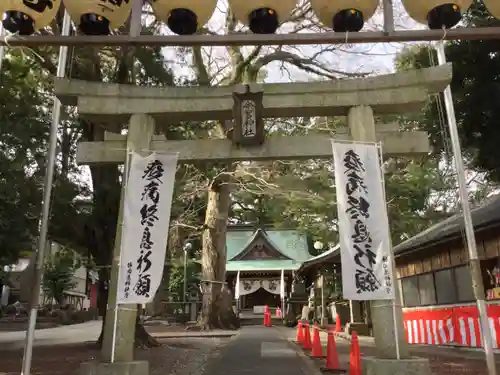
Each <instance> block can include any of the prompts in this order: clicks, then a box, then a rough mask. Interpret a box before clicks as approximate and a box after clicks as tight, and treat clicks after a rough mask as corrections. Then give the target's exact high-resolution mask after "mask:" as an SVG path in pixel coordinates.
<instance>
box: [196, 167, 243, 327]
mask: <svg viewBox="0 0 500 375" xmlns="http://www.w3.org/2000/svg"><path fill="white" fill-rule="evenodd" d="M229 194H230V186H229V176H228V175H223V176H222V177H219V178H216V179H215V180H214V181H213V182H212V183H211V185H210V189H209V191H208V200H207V209H206V216H205V228H204V232H203V236H202V256H201V263H202V279H203V281H202V283H201V285H202V290H203V306H202V309H201V313H200V317H199V322H198V323H199V326H201V328H202V329H203V330H209V329H213V328H221V329H236V328H238V327H239V321H238V318H237V317H236V315H235V313H234V311H233V309H232V295H231V291H230V290H229V288H228V287H227V286H226V285H225V281H226V230H227V220H228V212H229V204H230V195H229Z"/></svg>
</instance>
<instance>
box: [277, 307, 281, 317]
mask: <svg viewBox="0 0 500 375" xmlns="http://www.w3.org/2000/svg"><path fill="white" fill-rule="evenodd" d="M276 318H281V309H280V308H279V307H278V308H277V309H276Z"/></svg>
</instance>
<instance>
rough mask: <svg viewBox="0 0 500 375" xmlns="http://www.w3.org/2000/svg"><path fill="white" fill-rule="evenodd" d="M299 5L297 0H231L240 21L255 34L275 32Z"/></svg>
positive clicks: (232, 8)
mask: <svg viewBox="0 0 500 375" xmlns="http://www.w3.org/2000/svg"><path fill="white" fill-rule="evenodd" d="M296 5H297V0H229V6H230V7H231V11H232V12H233V14H234V16H235V17H236V19H237V20H238V21H240V22H241V23H242V24H244V25H248V27H249V28H250V30H251V31H252V32H253V33H254V34H274V33H275V32H276V30H277V29H278V27H279V26H280V24H282V23H283V22H285V21H286V20H287V19H288V18H289V17H290V14H291V13H292V11H293V9H294V8H295V6H296Z"/></svg>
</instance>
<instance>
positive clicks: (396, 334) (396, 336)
mask: <svg viewBox="0 0 500 375" xmlns="http://www.w3.org/2000/svg"><path fill="white" fill-rule="evenodd" d="M377 149H378V158H379V163H380V180H381V181H382V192H383V194H384V202H385V207H386V210H385V215H386V216H387V222H389V214H388V212H387V194H386V191H385V174H384V158H383V151H382V144H380V143H379V144H378V145H377ZM387 229H388V230H389V233H387V236H388V238H389V248H390V249H391V263H392V269H394V270H395V269H396V261H395V259H394V252H393V251H392V238H391V232H390V227H389V226H387ZM395 277H396V275H392V285H393V287H394V288H396V287H397V285H396V283H397V281H396V280H395ZM396 295H397V294H396V293H395V292H394V299H393V300H392V320H393V322H394V343H395V345H396V359H397V360H400V359H401V349H400V345H399V344H400V343H399V326H398V322H397V319H398V315H397V310H396V307H397V306H396V305H397V300H396Z"/></svg>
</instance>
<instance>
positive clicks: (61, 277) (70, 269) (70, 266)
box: [42, 247, 83, 305]
mask: <svg viewBox="0 0 500 375" xmlns="http://www.w3.org/2000/svg"><path fill="white" fill-rule="evenodd" d="M82 265H83V262H82V259H81V258H80V257H78V256H77V255H76V253H75V252H74V251H73V250H71V249H69V248H64V247H63V248H61V249H60V250H59V251H58V252H56V253H55V254H50V255H49V256H48V259H47V261H46V262H45V267H44V274H43V281H42V288H43V291H44V292H45V294H46V296H47V297H48V299H49V301H52V299H53V300H55V301H56V303H58V304H59V305H63V303H64V292H65V291H70V290H72V289H73V288H74V287H75V286H76V281H75V279H74V278H73V276H74V274H75V271H76V270H77V269H79V268H80V267H81V266H82Z"/></svg>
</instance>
